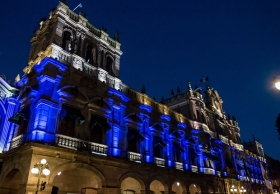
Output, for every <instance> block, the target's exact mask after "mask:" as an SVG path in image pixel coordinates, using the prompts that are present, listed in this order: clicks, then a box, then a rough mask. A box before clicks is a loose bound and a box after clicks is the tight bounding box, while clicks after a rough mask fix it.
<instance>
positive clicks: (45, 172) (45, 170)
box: [43, 168, 50, 176]
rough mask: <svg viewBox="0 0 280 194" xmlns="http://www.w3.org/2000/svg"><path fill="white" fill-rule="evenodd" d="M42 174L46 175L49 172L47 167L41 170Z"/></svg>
mask: <svg viewBox="0 0 280 194" xmlns="http://www.w3.org/2000/svg"><path fill="white" fill-rule="evenodd" d="M43 174H44V175H46V176H48V175H49V174H50V170H49V169H47V168H45V169H44V170H43Z"/></svg>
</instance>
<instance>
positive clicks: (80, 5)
mask: <svg viewBox="0 0 280 194" xmlns="http://www.w3.org/2000/svg"><path fill="white" fill-rule="evenodd" d="M79 7H83V6H82V4H81V3H80V4H79V5H78V6H77V7H75V9H73V11H75V10H76V9H77V8H79Z"/></svg>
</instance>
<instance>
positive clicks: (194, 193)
mask: <svg viewBox="0 0 280 194" xmlns="http://www.w3.org/2000/svg"><path fill="white" fill-rule="evenodd" d="M189 191H190V194H199V193H201V189H200V187H199V185H197V184H191V185H190V186H189Z"/></svg>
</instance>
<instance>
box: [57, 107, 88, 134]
mask: <svg viewBox="0 0 280 194" xmlns="http://www.w3.org/2000/svg"><path fill="white" fill-rule="evenodd" d="M84 121H85V117H84V116H83V115H82V113H81V110H80V109H78V108H75V107H72V106H68V105H63V107H62V109H61V112H60V125H59V128H58V130H57V133H58V134H62V135H66V136H69V137H75V126H76V123H78V124H82V123H83V122H84Z"/></svg>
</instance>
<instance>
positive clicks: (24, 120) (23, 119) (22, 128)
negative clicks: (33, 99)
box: [9, 107, 30, 136]
mask: <svg viewBox="0 0 280 194" xmlns="http://www.w3.org/2000/svg"><path fill="white" fill-rule="evenodd" d="M29 116H30V107H26V108H24V109H22V110H21V111H19V112H18V113H16V114H15V115H13V116H12V117H11V118H9V121H10V122H13V123H15V124H17V125H19V126H18V129H17V134H16V136H18V135H22V134H25V133H26V132H27V129H28V122H29Z"/></svg>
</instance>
